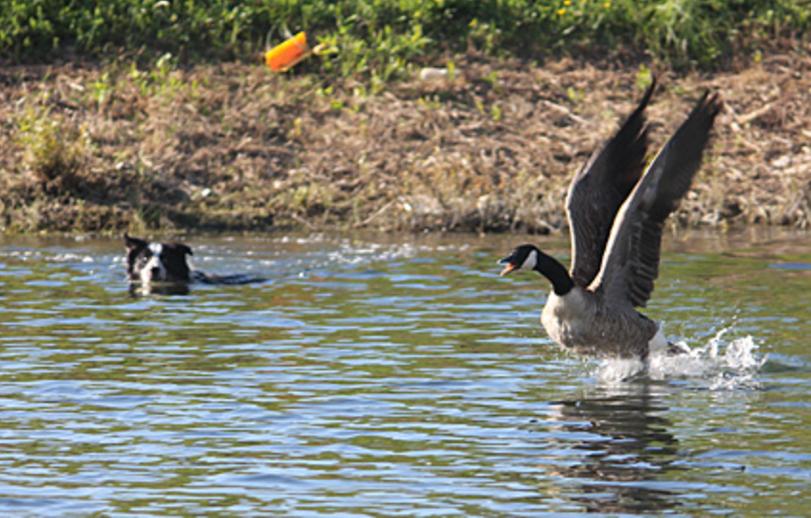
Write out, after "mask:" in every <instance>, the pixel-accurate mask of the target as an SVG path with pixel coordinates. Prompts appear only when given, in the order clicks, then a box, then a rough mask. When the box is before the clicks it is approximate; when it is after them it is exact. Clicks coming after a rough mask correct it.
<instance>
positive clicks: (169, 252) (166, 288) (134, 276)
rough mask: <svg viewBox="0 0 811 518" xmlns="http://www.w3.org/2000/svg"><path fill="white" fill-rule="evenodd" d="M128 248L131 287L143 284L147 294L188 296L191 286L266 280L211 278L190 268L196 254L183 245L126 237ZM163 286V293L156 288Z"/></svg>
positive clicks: (232, 276)
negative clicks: (158, 293) (189, 259)
mask: <svg viewBox="0 0 811 518" xmlns="http://www.w3.org/2000/svg"><path fill="white" fill-rule="evenodd" d="M124 243H125V244H126V245H127V278H128V279H129V281H130V287H135V286H136V285H140V286H141V289H142V291H143V292H145V293H152V292H165V293H169V294H183V293H188V286H189V284H191V283H202V284H251V283H255V282H264V281H265V280H266V279H263V278H261V277H253V276H250V275H211V274H208V273H205V272H201V271H200V270H193V269H191V267H189V263H188V260H187V258H186V257H187V256H190V255H194V254H193V253H192V251H191V248H189V247H188V246H187V245H184V244H183V243H150V242H149V241H146V240H144V239H140V238H137V237H132V236H130V235H128V234H124ZM157 286H160V287H161V289H160V290H156V289H155V287H157Z"/></svg>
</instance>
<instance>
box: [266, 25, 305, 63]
mask: <svg viewBox="0 0 811 518" xmlns="http://www.w3.org/2000/svg"><path fill="white" fill-rule="evenodd" d="M308 55H310V48H309V47H308V46H307V34H306V33H305V32H304V31H302V32H300V33H298V34H296V35H295V36H293V37H292V38H290V39H288V40H286V41H284V42H282V43H280V44H278V45H276V46H275V47H273V48H272V49H270V50H269V51H267V52H265V63H266V64H267V66H268V68H270V69H271V70H273V71H274V72H284V71H285V70H287V69H288V68H290V67H292V66H293V65H295V64H296V63H298V62H299V61H301V60H302V59H304V58H306V57H307V56H308Z"/></svg>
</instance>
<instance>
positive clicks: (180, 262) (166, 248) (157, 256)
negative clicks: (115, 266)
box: [124, 234, 192, 285]
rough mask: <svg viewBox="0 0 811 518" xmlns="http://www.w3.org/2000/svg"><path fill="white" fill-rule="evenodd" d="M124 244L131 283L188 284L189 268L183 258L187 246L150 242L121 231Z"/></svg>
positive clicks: (187, 252)
mask: <svg viewBox="0 0 811 518" xmlns="http://www.w3.org/2000/svg"><path fill="white" fill-rule="evenodd" d="M124 242H125V244H126V245H127V278H129V280H130V282H131V283H136V282H140V283H141V284H142V285H148V284H151V283H155V282H157V283H188V282H190V281H191V268H189V263H188V262H187V261H186V256H187V255H192V251H191V248H189V247H188V246H186V245H184V244H182V243H150V242H148V241H145V240H143V239H139V238H137V237H132V236H129V235H127V234H124Z"/></svg>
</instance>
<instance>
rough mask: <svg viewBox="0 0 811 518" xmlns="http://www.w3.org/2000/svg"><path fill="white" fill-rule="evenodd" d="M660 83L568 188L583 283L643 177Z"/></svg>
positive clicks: (577, 272)
mask: <svg viewBox="0 0 811 518" xmlns="http://www.w3.org/2000/svg"><path fill="white" fill-rule="evenodd" d="M655 87H656V81H655V80H654V81H653V82H652V83H651V85H650V87H649V88H648V90H647V91H646V92H645V95H644V96H643V97H642V100H641V101H640V102H639V105H638V106H637V107H636V109H635V110H634V111H633V113H631V114H630V115H629V116H628V118H627V119H626V120H625V122H624V123H623V125H622V126H621V127H620V129H619V130H618V131H617V133H616V134H615V135H614V137H613V138H611V140H609V141H608V142H607V143H606V144H605V145H604V146H603V147H602V148H601V149H599V150H597V151H596V152H595V153H594V154H593V155H592V156H591V158H590V159H589V161H588V162H587V163H586V165H585V166H583V168H582V169H581V170H580V171H579V172H578V173H577V175H575V177H574V178H573V179H572V183H571V185H570V186H569V193H568V195H567V196H566V215H567V217H568V218H569V232H570V234H571V242H572V267H571V275H572V279H574V282H575V284H577V285H579V286H583V287H585V286H588V285H589V283H591V281H592V280H593V279H594V277H595V276H596V275H597V271H598V270H599V269H600V264H601V262H602V257H603V251H604V250H605V244H606V242H607V241H608V235H609V233H610V231H611V224H612V223H613V221H614V216H615V215H616V213H617V210H618V209H619V207H620V205H622V202H623V201H625V199H626V198H627V197H628V193H630V192H631V190H632V189H633V188H634V185H636V184H637V182H638V180H639V177H640V176H641V175H642V170H643V168H644V167H645V153H646V151H647V147H648V128H647V125H646V124H645V113H644V112H645V107H646V106H647V105H648V102H649V101H650V98H651V95H652V94H653V90H654V88H655Z"/></svg>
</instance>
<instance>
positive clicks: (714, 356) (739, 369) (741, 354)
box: [593, 326, 767, 390]
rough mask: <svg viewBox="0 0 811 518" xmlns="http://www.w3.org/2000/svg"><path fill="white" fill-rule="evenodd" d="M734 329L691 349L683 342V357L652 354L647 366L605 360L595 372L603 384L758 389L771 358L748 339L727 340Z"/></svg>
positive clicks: (727, 328)
mask: <svg viewBox="0 0 811 518" xmlns="http://www.w3.org/2000/svg"><path fill="white" fill-rule="evenodd" d="M731 329H732V326H729V327H724V328H722V329H721V330H719V331H718V332H717V333H716V334H715V335H714V336H713V337H712V338H710V339H709V340H708V341H707V343H706V344H704V345H701V346H696V347H690V346H689V345H688V344H687V343H686V342H684V341H680V342H677V343H676V344H675V346H676V347H677V348H679V349H681V350H682V351H683V352H682V353H681V354H675V355H674V354H667V353H666V352H658V353H652V354H651V356H650V357H649V358H648V361H647V363H646V362H643V361H640V360H627V359H610V360H603V361H601V362H600V364H599V365H598V366H597V368H596V369H595V371H594V372H593V375H594V377H595V378H596V379H597V380H598V381H599V382H600V383H607V384H611V383H617V382H623V381H630V380H637V379H640V378H643V379H648V380H654V381H666V380H673V379H685V380H691V381H695V382H698V383H700V384H701V385H705V386H706V388H708V389H709V390H731V389H735V388H756V387H757V386H758V382H757V380H756V379H755V376H756V374H757V373H758V371H759V370H760V368H761V367H762V366H763V365H764V364H765V363H766V360H767V355H765V354H759V353H758V348H759V346H758V344H757V343H756V342H755V340H754V338H752V337H751V336H749V335H747V336H744V337H742V338H735V339H732V340H729V341H727V340H725V339H724V335H726V334H727V333H728V332H729V331H730V330H731Z"/></svg>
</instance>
